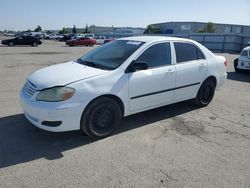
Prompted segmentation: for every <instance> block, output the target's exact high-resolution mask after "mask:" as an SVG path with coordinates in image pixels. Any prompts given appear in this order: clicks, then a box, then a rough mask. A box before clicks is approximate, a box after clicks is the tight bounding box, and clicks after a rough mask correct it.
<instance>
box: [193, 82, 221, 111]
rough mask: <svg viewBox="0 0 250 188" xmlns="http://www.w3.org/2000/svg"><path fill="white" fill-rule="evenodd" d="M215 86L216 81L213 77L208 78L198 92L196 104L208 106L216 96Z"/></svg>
mask: <svg viewBox="0 0 250 188" xmlns="http://www.w3.org/2000/svg"><path fill="white" fill-rule="evenodd" d="M215 87H216V85H215V82H214V81H213V80H212V79H209V80H206V81H205V82H204V83H203V84H202V85H201V87H200V89H199V91H198V93H197V96H196V98H195V104H196V105H197V106H200V107H204V106H207V105H208V104H209V103H210V102H211V101H212V99H213V97H214V92H215Z"/></svg>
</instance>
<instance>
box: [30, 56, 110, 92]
mask: <svg viewBox="0 0 250 188" xmlns="http://www.w3.org/2000/svg"><path fill="white" fill-rule="evenodd" d="M107 72H109V71H107V70H101V69H97V68H92V67H89V66H86V65H81V64H79V63H76V62H74V61H71V62H68V63H62V64H58V65H53V66H50V67H46V68H43V69H40V70H38V71H35V72H34V73H33V74H31V75H30V76H29V78H28V80H29V82H31V83H32V84H34V85H35V86H36V88H37V90H42V89H46V88H50V87H54V86H64V85H67V84H70V83H73V82H76V81H79V80H83V79H87V78H90V77H94V76H98V75H101V74H105V73H107Z"/></svg>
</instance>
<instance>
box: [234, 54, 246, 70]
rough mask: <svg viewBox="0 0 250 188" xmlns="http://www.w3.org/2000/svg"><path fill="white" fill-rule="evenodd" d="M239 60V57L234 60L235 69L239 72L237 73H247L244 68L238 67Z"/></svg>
mask: <svg viewBox="0 0 250 188" xmlns="http://www.w3.org/2000/svg"><path fill="white" fill-rule="evenodd" d="M238 61H239V58H237V59H235V60H234V70H235V72H237V73H246V72H247V71H246V70H242V69H238V68H237V66H238Z"/></svg>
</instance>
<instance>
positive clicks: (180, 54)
mask: <svg viewBox="0 0 250 188" xmlns="http://www.w3.org/2000/svg"><path fill="white" fill-rule="evenodd" d="M174 47H175V53H176V61H177V63H182V62H186V61H193V60H199V59H205V56H204V55H203V53H202V52H201V50H200V49H198V48H197V47H196V46H194V45H193V44H190V43H182V42H175V43H174Z"/></svg>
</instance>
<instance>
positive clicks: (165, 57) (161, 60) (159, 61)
mask: <svg viewBox="0 0 250 188" xmlns="http://www.w3.org/2000/svg"><path fill="white" fill-rule="evenodd" d="M136 61H142V62H145V63H147V64H148V68H154V67H160V66H165V65H170V64H171V49H170V43H160V44H155V45H153V46H151V47H149V48H148V49H147V50H145V51H144V52H143V53H142V54H141V55H140V56H139V57H138V58H137V60H136Z"/></svg>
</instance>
